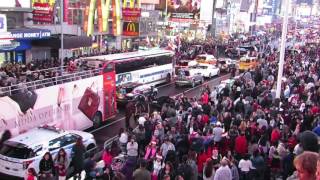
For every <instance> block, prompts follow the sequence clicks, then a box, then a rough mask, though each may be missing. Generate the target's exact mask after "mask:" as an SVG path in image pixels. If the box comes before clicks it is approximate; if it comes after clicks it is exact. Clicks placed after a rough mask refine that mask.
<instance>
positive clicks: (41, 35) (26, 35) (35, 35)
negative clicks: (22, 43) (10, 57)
mask: <svg viewBox="0 0 320 180" xmlns="http://www.w3.org/2000/svg"><path fill="white" fill-rule="evenodd" d="M50 36H51V31H50V30H47V29H28V30H21V31H11V37H12V38H13V39H47V38H49V37H50Z"/></svg>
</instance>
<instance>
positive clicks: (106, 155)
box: [102, 146, 113, 167]
mask: <svg viewBox="0 0 320 180" xmlns="http://www.w3.org/2000/svg"><path fill="white" fill-rule="evenodd" d="M112 159H113V157H112V155H111V151H110V148H109V147H107V146H106V147H105V148H104V151H103V153H102V160H103V162H104V166H105V167H110V166H111V163H112Z"/></svg>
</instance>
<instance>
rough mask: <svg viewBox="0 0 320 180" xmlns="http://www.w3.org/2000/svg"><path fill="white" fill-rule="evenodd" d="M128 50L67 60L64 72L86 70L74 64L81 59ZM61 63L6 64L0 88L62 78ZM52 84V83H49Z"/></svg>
mask: <svg viewBox="0 0 320 180" xmlns="http://www.w3.org/2000/svg"><path fill="white" fill-rule="evenodd" d="M127 51H128V50H118V49H115V48H112V49H107V50H106V51H104V52H93V53H90V54H86V55H81V56H78V57H71V58H65V59H64V63H63V69H64V72H75V71H80V70H86V69H85V68H82V66H81V65H82V64H79V63H74V60H75V59H77V58H81V57H88V56H96V55H106V54H115V53H123V52H127ZM60 67H61V62H60V60H59V59H58V58H51V59H41V60H40V59H35V60H32V61H31V62H29V63H27V64H23V63H12V62H4V63H3V64H1V67H0V88H1V87H9V86H14V85H18V84H19V83H27V82H34V81H39V80H45V79H51V78H54V77H57V76H61V74H62V73H61V69H60ZM48 84H50V83H48Z"/></svg>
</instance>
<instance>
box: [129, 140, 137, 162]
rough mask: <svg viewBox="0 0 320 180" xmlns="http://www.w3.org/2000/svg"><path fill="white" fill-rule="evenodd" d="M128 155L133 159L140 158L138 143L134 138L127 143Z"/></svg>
mask: <svg viewBox="0 0 320 180" xmlns="http://www.w3.org/2000/svg"><path fill="white" fill-rule="evenodd" d="M127 155H128V157H131V158H137V157H138V143H137V142H136V141H135V138H134V137H132V138H131V139H130V142H128V143H127Z"/></svg>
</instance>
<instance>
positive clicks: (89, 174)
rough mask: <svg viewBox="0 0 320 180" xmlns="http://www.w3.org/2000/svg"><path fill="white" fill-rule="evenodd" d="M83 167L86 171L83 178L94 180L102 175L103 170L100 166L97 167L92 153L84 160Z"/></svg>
mask: <svg viewBox="0 0 320 180" xmlns="http://www.w3.org/2000/svg"><path fill="white" fill-rule="evenodd" d="M83 169H84V171H85V172H86V177H85V180H95V179H97V178H99V177H101V176H103V170H102V168H98V167H97V163H96V161H95V160H94V154H93V153H91V154H90V156H89V158H88V159H86V160H85V161H84V163H83Z"/></svg>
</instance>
